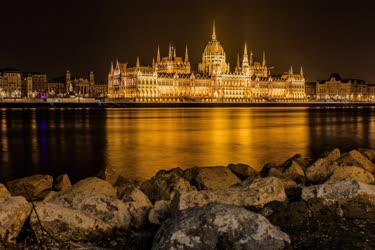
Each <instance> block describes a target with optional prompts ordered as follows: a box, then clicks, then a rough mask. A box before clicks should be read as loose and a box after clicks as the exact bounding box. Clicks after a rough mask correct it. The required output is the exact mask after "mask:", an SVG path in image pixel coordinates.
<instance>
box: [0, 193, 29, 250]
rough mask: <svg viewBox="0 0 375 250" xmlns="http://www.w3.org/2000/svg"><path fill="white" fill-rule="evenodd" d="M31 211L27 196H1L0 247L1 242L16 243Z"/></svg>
mask: <svg viewBox="0 0 375 250" xmlns="http://www.w3.org/2000/svg"><path fill="white" fill-rule="evenodd" d="M30 212H31V204H30V203H28V202H27V201H26V199H25V197H22V196H13V197H8V198H0V248H1V242H4V243H15V241H16V238H17V236H18V234H19V233H20V231H21V229H22V227H23V225H24V223H25V221H26V220H27V219H28V217H29V215H30Z"/></svg>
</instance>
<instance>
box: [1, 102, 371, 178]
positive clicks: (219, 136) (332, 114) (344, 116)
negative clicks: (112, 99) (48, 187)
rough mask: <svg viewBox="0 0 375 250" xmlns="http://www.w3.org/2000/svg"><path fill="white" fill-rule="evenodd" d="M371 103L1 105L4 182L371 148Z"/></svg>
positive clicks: (143, 174)
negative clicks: (365, 105)
mask: <svg viewBox="0 0 375 250" xmlns="http://www.w3.org/2000/svg"><path fill="white" fill-rule="evenodd" d="M373 114H375V112H374V110H373V109H366V110H361V109H353V110H351V109H348V110H341V109H338V110H330V109H309V108H149V109H141V108H140V109H107V110H95V109H91V110H90V109H53V110H36V109H31V110H29V109H27V110H22V109H21V110H19V109H16V110H12V109H1V110H0V133H1V134H0V149H1V150H0V182H2V181H6V180H9V179H11V178H15V177H22V176H26V175H31V174H37V173H48V174H52V175H54V176H57V175H59V174H62V173H68V174H69V175H70V176H71V177H72V179H73V180H75V181H77V180H79V179H81V178H85V177H88V176H92V175H94V174H96V173H97V171H99V169H101V168H103V167H105V166H109V167H112V168H114V169H115V170H117V171H118V172H120V173H121V174H123V175H124V176H126V177H129V178H135V179H146V178H149V177H151V176H152V175H154V174H155V173H156V172H157V171H158V170H160V169H169V168H174V167H181V168H188V167H192V166H217V165H227V164H229V163H240V162H241V163H247V164H249V165H251V166H253V167H254V168H257V169H260V168H261V167H262V166H263V165H264V164H265V163H267V162H270V161H273V162H276V163H281V162H283V161H285V160H286V159H288V158H289V157H291V156H292V155H294V154H296V153H301V154H303V155H305V156H308V157H309V156H312V157H317V156H319V155H320V154H321V153H322V152H324V151H326V150H330V149H332V148H334V147H340V148H342V149H344V150H349V149H351V148H355V147H372V146H373V145H374V140H375V131H374V129H373V128H374V126H375V119H374V115H373Z"/></svg>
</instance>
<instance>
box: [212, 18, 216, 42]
mask: <svg viewBox="0 0 375 250" xmlns="http://www.w3.org/2000/svg"><path fill="white" fill-rule="evenodd" d="M212 40H216V28H215V20H214V22H213V25H212Z"/></svg>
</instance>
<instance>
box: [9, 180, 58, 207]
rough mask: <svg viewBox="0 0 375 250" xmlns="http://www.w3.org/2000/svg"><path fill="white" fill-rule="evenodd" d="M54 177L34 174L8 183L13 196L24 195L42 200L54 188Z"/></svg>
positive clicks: (29, 198) (30, 198)
mask: <svg viewBox="0 0 375 250" xmlns="http://www.w3.org/2000/svg"><path fill="white" fill-rule="evenodd" d="M52 184H53V178H52V176H50V175H33V176H29V177H24V178H20V179H15V180H13V181H9V182H8V183H7V187H8V190H9V191H10V193H11V194H12V195H13V196H17V195H20V196H23V197H25V198H26V199H27V200H32V201H35V200H42V199H43V198H44V196H46V195H47V194H48V192H49V191H50V190H51V189H52Z"/></svg>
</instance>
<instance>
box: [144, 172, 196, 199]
mask: <svg viewBox="0 0 375 250" xmlns="http://www.w3.org/2000/svg"><path fill="white" fill-rule="evenodd" d="M182 175H183V171H182V170H181V169H179V168H176V169H172V170H168V171H166V170H162V171H159V172H158V173H157V174H156V175H155V176H154V177H152V178H151V179H150V180H147V181H145V182H143V183H142V184H141V186H140V189H141V190H142V191H143V192H144V193H145V194H146V195H147V196H148V197H149V199H150V200H151V201H152V202H154V201H157V200H171V199H172V198H173V196H174V195H175V194H176V192H186V191H192V190H196V188H195V187H193V186H192V185H191V184H190V182H189V181H188V180H186V179H185V178H184V177H182Z"/></svg>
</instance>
